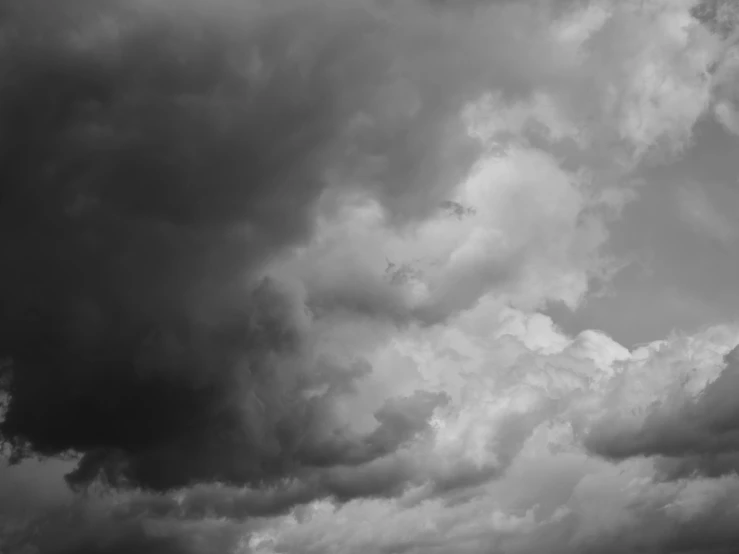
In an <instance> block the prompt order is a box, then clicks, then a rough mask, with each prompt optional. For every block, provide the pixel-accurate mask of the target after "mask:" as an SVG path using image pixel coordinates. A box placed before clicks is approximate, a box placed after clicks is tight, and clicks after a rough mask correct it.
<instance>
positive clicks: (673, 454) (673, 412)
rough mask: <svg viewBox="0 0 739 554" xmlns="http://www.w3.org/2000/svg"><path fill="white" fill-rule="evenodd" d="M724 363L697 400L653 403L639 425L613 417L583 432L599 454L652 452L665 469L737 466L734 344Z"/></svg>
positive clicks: (738, 360) (709, 470) (713, 472)
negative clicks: (655, 404) (718, 373)
mask: <svg viewBox="0 0 739 554" xmlns="http://www.w3.org/2000/svg"><path fill="white" fill-rule="evenodd" d="M725 363H726V367H725V368H724V369H723V370H722V372H721V374H720V375H719V377H718V378H717V379H716V380H715V381H713V382H711V383H710V384H708V386H707V387H706V388H705V390H704V391H703V392H702V393H701V394H700V396H699V397H698V398H697V399H696V400H688V399H684V398H677V399H673V400H670V401H668V402H666V403H663V404H661V405H657V406H654V407H653V408H652V409H651V411H650V412H649V413H648V415H647V416H646V418H645V419H644V422H643V424H642V425H640V426H639V427H637V428H631V427H629V426H627V425H626V424H625V423H624V422H622V421H619V420H618V419H611V418H605V419H604V420H602V421H600V422H598V423H597V424H596V425H595V426H594V428H593V429H592V430H591V431H590V433H589V434H588V436H587V437H586V438H585V441H584V442H585V445H586V447H587V448H588V449H589V450H590V451H592V452H594V453H596V454H599V455H601V456H604V457H606V458H610V459H614V460H622V459H625V458H630V457H634V456H657V457H663V458H666V459H665V460H662V461H660V467H661V469H662V470H663V473H664V475H673V476H675V477H679V476H686V475H690V474H694V473H699V474H704V475H710V476H717V475H720V474H723V473H731V472H734V471H736V469H737V466H736V464H735V462H736V455H737V454H739V408H737V405H736V401H735V399H736V394H737V391H739V348H735V349H734V350H732V351H731V352H730V353H729V354H727V355H726V358H725Z"/></svg>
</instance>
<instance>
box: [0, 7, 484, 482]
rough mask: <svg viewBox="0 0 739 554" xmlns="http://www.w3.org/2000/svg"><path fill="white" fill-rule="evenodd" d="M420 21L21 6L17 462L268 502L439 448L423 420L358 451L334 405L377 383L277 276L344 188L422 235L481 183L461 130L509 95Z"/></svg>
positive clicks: (6, 261) (12, 177) (13, 436)
mask: <svg viewBox="0 0 739 554" xmlns="http://www.w3.org/2000/svg"><path fill="white" fill-rule="evenodd" d="M409 6H411V5H410V4H408V5H405V6H404V7H402V9H401V8H398V12H397V14H393V13H389V12H386V11H383V9H380V8H377V7H376V6H375V5H373V4H371V3H369V2H357V1H350V2H338V1H337V2H332V1H328V0H322V1H319V0H315V1H310V2H297V1H296V2H289V1H277V2H274V3H270V4H269V6H266V5H264V4H263V3H260V2H256V1H253V2H241V3H239V2H225V1H221V2H213V3H209V2H203V3H199V2H191V1H185V0H182V1H180V2H175V1H170V2H160V1H156V0H150V1H143V0H142V1H133V2H118V1H115V0H107V1H105V2H86V1H83V0H66V1H63V2H55V3H53V4H48V3H46V2H39V1H29V2H24V3H22V4H21V3H10V2H4V3H3V4H2V9H3V10H4V17H3V23H2V33H0V39H1V42H0V70H1V71H2V75H3V85H2V89H0V182H1V183H2V203H0V256H2V260H3V268H4V269H3V271H2V273H0V301H1V303H2V311H1V314H2V315H1V316H0V355H2V356H3V357H7V358H9V359H11V360H12V364H11V366H10V379H9V380H8V381H7V382H8V383H9V384H8V385H7V389H8V392H9V393H10V402H9V405H8V407H7V412H6V414H5V418H4V421H3V422H2V424H0V433H2V436H3V437H4V438H5V440H6V441H8V443H9V444H10V445H11V446H12V447H13V449H14V451H15V454H16V456H18V457H22V456H23V455H25V454H33V453H35V454H40V455H43V456H53V455H59V454H62V453H65V452H67V451H70V450H72V451H77V452H81V453H84V454H85V457H84V458H83V460H82V462H81V463H80V465H79V466H78V468H77V470H76V471H75V472H73V473H72V474H71V475H70V476H69V479H70V482H71V483H72V484H74V485H84V484H86V483H88V482H89V481H90V480H92V479H94V478H95V477H96V476H98V475H100V474H102V475H103V476H104V477H105V479H106V480H107V481H108V482H110V483H113V484H117V485H131V486H143V487H148V488H151V489H155V490H164V489H170V488H175V487H180V486H185V485H188V484H191V483H194V482H199V481H215V480H218V481H224V482H233V483H249V484H256V485H261V484H266V483H270V482H274V481H279V480H280V479H282V478H284V477H286V476H290V475H294V474H296V472H297V471H298V469H299V468H302V467H310V466H314V465H319V466H328V465H331V464H342V463H348V464H354V463H364V462H367V461H370V460H371V459H373V457H377V456H383V455H385V454H387V453H389V452H391V451H392V450H393V449H394V448H397V447H398V446H399V445H400V444H402V443H403V442H404V441H406V440H408V438H409V437H411V435H412V434H413V432H414V431H415V430H416V429H417V428H418V427H422V424H421V420H422V419H423V418H424V417H428V415H429V412H428V410H427V408H428V405H427V404H428V403H424V402H425V400H424V401H421V400H418V399H416V400H410V401H408V403H406V404H403V403H402V402H401V404H398V405H393V404H389V405H388V407H387V408H385V409H383V410H381V411H380V412H378V414H377V417H378V420H379V427H378V429H377V430H376V431H375V432H373V433H370V434H369V435H368V436H365V437H352V436H349V435H347V434H346V433H344V432H342V431H337V429H338V428H339V424H338V423H337V422H335V421H334V418H333V415H332V410H331V402H332V400H333V399H334V398H336V396H338V395H342V394H347V393H349V392H351V388H352V386H351V385H352V383H353V382H355V381H357V380H359V379H361V377H362V375H361V372H360V373H356V372H354V371H353V370H352V369H351V368H341V367H329V368H328V369H326V368H325V366H326V365H327V364H326V363H324V362H323V361H321V360H316V359H314V358H313V357H312V356H311V355H310V353H309V351H308V350H309V349H308V348H307V346H306V344H305V340H304V326H305V319H306V317H308V316H306V315H305V313H304V312H305V307H304V306H303V305H302V302H301V300H300V299H298V298H294V297H293V296H292V295H291V294H290V293H289V291H284V290H282V289H281V288H280V286H279V285H278V284H277V283H274V282H272V281H270V280H268V279H262V278H261V276H260V273H259V269H260V267H261V265H262V263H263V262H264V261H266V260H268V259H269V258H270V256H272V255H274V254H276V253H278V252H279V251H280V249H283V248H285V247H288V246H291V245H294V244H299V243H300V242H301V241H304V240H307V238H308V237H309V236H310V234H311V230H312V221H313V216H314V213H315V209H316V200H317V199H318V198H319V196H320V195H321V194H323V193H324V192H326V191H334V192H335V191H336V190H338V189H340V188H344V189H346V188H352V187H358V186H362V187H364V188H365V189H366V190H367V191H369V192H370V193H371V194H374V195H375V196H376V197H377V198H378V199H379V200H380V201H381V202H383V205H384V206H385V208H386V210H387V211H388V215H389V221H391V222H393V223H394V224H398V225H402V224H405V223H407V222H409V221H413V220H415V219H418V218H421V217H424V216H425V215H426V214H428V213H431V212H432V211H434V210H436V209H438V206H439V203H440V202H441V201H443V200H444V198H445V195H446V192H447V190H448V188H449V187H450V186H451V185H453V184H455V183H456V182H457V179H458V178H459V176H460V175H462V174H463V173H464V172H465V171H466V170H467V169H469V166H470V163H471V162H472V161H473V160H474V156H475V153H476V148H475V147H474V146H473V145H472V143H471V142H470V140H469V139H466V138H465V135H464V133H463V128H462V126H461V123H460V122H459V121H458V118H457V112H458V110H459V108H460V107H461V106H462V105H463V103H464V102H465V101H467V100H469V99H471V98H474V97H475V95H476V94H478V93H479V92H480V91H481V90H482V89H483V88H484V86H486V85H487V83H488V82H489V79H490V75H488V74H483V73H482V72H481V71H480V68H481V67H482V66H481V65H480V64H481V63H482V60H483V57H482V56H481V54H480V52H479V51H478V55H477V56H472V55H470V56H466V55H463V54H469V53H472V52H471V51H467V50H469V48H468V47H470V46H469V45H468V44H467V45H466V43H465V41H464V40H460V41H457V39H452V38H447V37H451V36H452V35H450V34H448V33H442V32H441V31H442V30H443V29H445V27H444V25H447V24H448V23H449V21H451V20H444V22H443V25H442V22H437V23H438V25H437V26H435V25H436V23H434V22H435V21H436V20H435V19H433V18H434V17H435V16H434V15H432V14H430V13H429V14H425V13H424V14H421V16H420V17H419V18H418V19H414V18H411V17H409V15H408V14H409V10H412V9H418V8H417V7H413V8H410V7H409ZM388 9H389V8H388ZM393 9H395V8H393ZM445 17H446V16H445ZM449 17H452V16H449ZM454 17H456V16H454ZM439 21H441V20H439ZM437 39H438V40H437ZM465 40H467V39H466V38H465ZM455 41H457V42H455ZM437 45H438V47H437ZM478 46H479V45H478ZM466 48H467V50H465V49H466ZM470 48H471V47H470ZM494 55H497V54H495V53H488V52H485V56H494ZM467 60H469V61H467ZM328 365H330V364H328ZM321 387H323V388H324V389H325V390H326V391H327V392H326V393H325V394H313V393H312V392H311V391H314V390H316V389H320V388H321ZM431 404H433V402H432V403H431ZM321 457H323V458H324V459H320V458H321ZM332 457H333V458H332Z"/></svg>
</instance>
